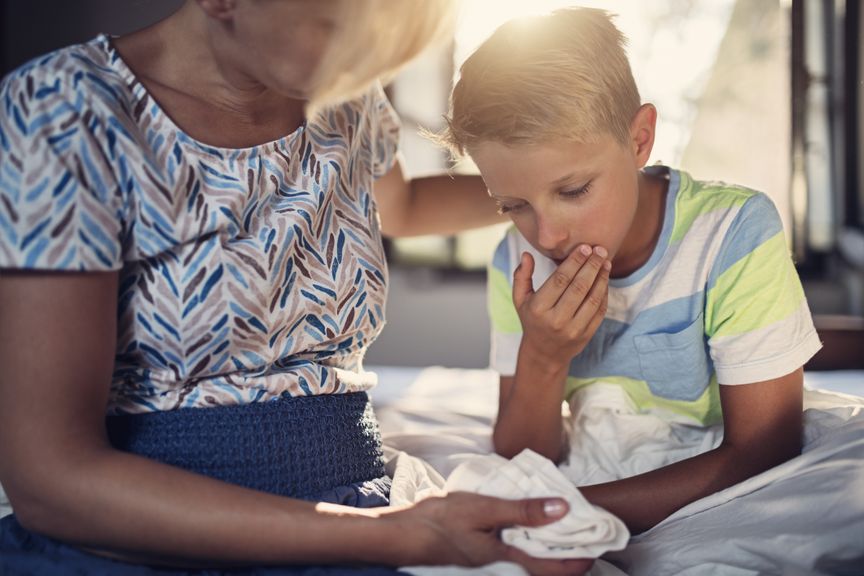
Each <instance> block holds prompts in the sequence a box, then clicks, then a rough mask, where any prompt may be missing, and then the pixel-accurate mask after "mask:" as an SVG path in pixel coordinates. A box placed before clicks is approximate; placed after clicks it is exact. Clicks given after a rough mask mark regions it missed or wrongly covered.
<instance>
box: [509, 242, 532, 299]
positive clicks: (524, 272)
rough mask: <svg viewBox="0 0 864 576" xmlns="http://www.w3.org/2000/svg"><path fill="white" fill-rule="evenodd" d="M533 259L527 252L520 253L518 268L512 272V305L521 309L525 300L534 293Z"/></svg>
mask: <svg viewBox="0 0 864 576" xmlns="http://www.w3.org/2000/svg"><path fill="white" fill-rule="evenodd" d="M533 276H534V258H533V257H532V256H531V254H529V253H528V252H523V253H522V259H521V260H520V261H519V266H517V267H516V270H515V271H514V272H513V304H515V305H516V308H517V309H518V308H521V307H522V304H523V303H524V302H525V299H526V298H527V297H528V296H530V295H531V294H533V293H534V283H533V281H532V280H531V278H532V277H533Z"/></svg>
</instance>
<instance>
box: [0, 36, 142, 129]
mask: <svg viewBox="0 0 864 576" xmlns="http://www.w3.org/2000/svg"><path fill="white" fill-rule="evenodd" d="M113 54H114V53H113V51H112V50H111V49H110V44H109V40H108V38H107V37H106V36H104V35H100V36H98V37H96V38H94V39H92V40H90V41H88V42H85V43H81V44H74V45H71V46H67V47H65V48H60V49H59V50H55V51H53V52H50V53H48V54H44V55H42V56H39V57H37V58H34V59H32V60H30V61H28V62H26V63H24V64H22V65H21V66H19V67H18V68H16V69H14V70H13V71H11V72H10V73H9V74H7V75H6V77H4V78H3V80H2V81H0V104H2V107H3V111H4V112H5V114H4V115H3V116H4V117H6V118H7V119H8V120H9V121H10V122H12V123H13V125H12V127H11V128H14V129H15V130H16V131H17V132H18V133H19V134H20V135H22V136H31V137H33V136H38V135H40V134H41V135H48V136H49V137H50V136H51V135H52V134H51V133H52V132H54V131H55V130H60V131H62V129H68V128H69V127H70V125H72V124H74V123H75V120H83V119H84V118H85V117H86V118H88V119H94V118H104V117H106V116H111V115H119V114H126V113H128V111H129V109H130V108H131V106H132V102H133V98H132V87H131V86H130V85H129V83H128V82H127V79H126V78H124V76H123V74H122V72H121V70H120V69H119V67H118V66H117V65H116V61H115V60H114V58H115V57H116V56H113ZM46 132H47V133H48V134H46Z"/></svg>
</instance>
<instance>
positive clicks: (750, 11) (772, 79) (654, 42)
mask: <svg viewBox="0 0 864 576" xmlns="http://www.w3.org/2000/svg"><path fill="white" fill-rule="evenodd" d="M573 5H580V6H591V7H599V8H604V9H606V10H609V11H610V12H612V13H615V14H617V15H618V17H617V19H616V24H617V25H618V27H619V28H620V29H621V30H622V32H624V34H625V35H626V36H627V37H628V38H629V45H628V54H629V57H630V61H631V66H632V69H633V74H634V77H635V78H636V82H637V84H638V86H639V89H640V93H641V95H642V99H643V101H645V102H652V103H654V104H655V105H656V106H657V108H658V110H659V120H658V131H657V140H656V143H655V147H654V152H653V154H652V160H651V161H650V163H655V162H661V163H663V164H667V165H671V166H675V167H680V168H682V169H685V170H688V171H689V172H691V174H693V176H694V177H696V178H700V179H713V180H726V181H729V182H734V183H737V184H743V185H746V186H750V187H752V188H755V189H759V190H763V191H765V192H767V193H769V194H770V195H771V196H772V198H773V199H774V201H775V203H776V204H777V205H778V208H779V210H780V213H781V215H782V217H783V219H784V223H785V225H786V226H787V230H790V229H791V204H790V200H789V199H790V194H789V189H790V173H791V160H790V154H789V150H790V127H789V126H790V122H789V118H790V116H791V110H790V88H789V86H790V80H789V45H790V42H789V34H790V26H789V22H790V18H789V10H790V6H789V5H788V4H787V3H781V2H780V1H766V2H743V1H736V0H656V1H652V2H632V1H628V0H609V1H602V2H601V1H583V2H573V1H564V0H535V1H533V2H530V3H529V2H524V1H521V0H510V1H506V2H505V1H501V2H495V3H494V9H492V10H490V6H491V5H490V3H489V2H488V1H486V0H465V1H464V4H463V11H462V13H461V16H460V20H459V25H458V29H457V31H456V36H455V39H454V43H453V45H452V46H450V47H447V48H445V49H441V50H438V51H437V52H434V53H430V54H427V55H426V56H425V57H424V58H423V59H421V60H420V61H418V62H417V63H416V64H414V65H412V67H411V68H410V69H408V70H406V71H405V72H404V73H403V74H402V75H400V76H399V77H398V78H397V79H396V80H395V82H394V84H393V86H392V95H393V101H394V105H395V106H396V108H397V110H398V111H399V112H400V115H401V116H402V118H403V123H404V130H403V132H404V134H403V142H402V144H403V152H404V155H405V159H406V168H407V170H408V172H409V173H410V174H412V175H421V174H424V173H429V172H430V171H436V170H443V169H446V168H447V167H448V164H447V158H446V156H445V155H444V153H443V152H442V151H440V150H437V149H436V148H435V147H434V145H432V144H431V143H429V142H424V141H423V139H422V137H420V136H418V135H417V134H416V132H417V128H418V127H420V126H422V127H425V128H428V129H431V130H438V129H440V128H441V127H442V122H441V116H442V115H443V114H444V113H445V112H446V107H447V95H448V93H449V90H450V87H451V82H452V79H453V78H454V74H455V71H456V70H458V68H459V66H460V65H461V63H462V61H463V60H464V59H465V58H466V57H467V56H468V55H469V54H470V53H471V52H472V51H473V50H474V49H475V48H476V47H477V46H478V45H479V44H480V43H481V42H482V41H483V39H484V38H486V37H487V36H488V35H489V34H490V33H491V32H492V31H493V30H494V29H495V28H496V27H497V26H498V25H500V24H501V23H503V22H504V21H506V20H508V19H510V18H513V17H519V16H525V15H530V14H534V13H540V12H545V11H549V10H553V9H556V8H561V7H565V6H573ZM682 47H683V49H682ZM455 170H456V171H457V172H458V171H471V170H473V167H472V166H471V165H470V164H469V165H463V166H457V167H455ZM502 234H503V231H502V229H501V227H493V228H490V229H487V230H480V231H472V232H467V233H464V234H460V235H458V236H456V237H454V238H441V237H421V238H412V239H399V240H397V241H395V242H393V243H392V244H391V247H390V254H391V260H392V261H393V262H394V263H395V264H396V265H412V264H424V265H428V264H430V263H431V264H437V265H440V266H443V267H447V268H456V269H461V270H476V269H480V268H483V267H484V266H485V264H486V262H487V261H488V259H489V258H490V257H491V254H492V251H493V250H494V247H495V245H496V244H497V241H498V240H499V239H500V237H501V235H502Z"/></svg>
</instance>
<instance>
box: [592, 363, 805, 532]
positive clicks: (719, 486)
mask: <svg viewBox="0 0 864 576" xmlns="http://www.w3.org/2000/svg"><path fill="white" fill-rule="evenodd" d="M802 395H803V370H802V369H801V368H799V369H797V370H795V371H794V372H792V373H790V374H787V375H786V376H783V377H781V378H775V379H773V380H767V381H764V382H757V383H752V384H742V385H735V386H722V385H721V386H720V400H721V404H722V406H723V427H724V428H723V442H722V443H721V444H720V446H718V447H717V448H716V449H714V450H712V451H710V452H706V453H704V454H700V455H699V456H695V457H693V458H689V459H687V460H683V461H681V462H676V463H675V464H671V465H669V466H665V467H663V468H660V469H658V470H654V471H651V472H646V473H644V474H640V475H638V476H633V477H631V478H626V479H624V480H617V481H615V482H608V483H605V484H597V485H595V486H586V487H583V488H581V490H582V493H583V494H584V495H585V497H586V498H587V499H588V500H589V501H591V502H592V503H594V504H596V505H598V506H601V507H603V508H605V509H607V510H609V511H610V512H612V513H613V514H615V515H616V516H618V517H619V518H621V519H622V520H623V521H624V523H625V524H627V527H628V528H630V530H631V531H632V532H634V533H637V532H642V531H644V530H647V529H649V528H651V527H652V526H654V525H656V524H657V523H659V522H660V521H661V520H663V519H664V518H666V517H667V516H669V515H670V514H672V513H673V512H675V511H676V510H678V509H679V508H681V507H683V506H685V505H686V504H689V503H690V502H693V501H695V500H698V499H699V498H703V497H705V496H708V495H709V494H712V493H714V492H717V491H718V490H723V489H724V488H728V487H729V486H732V485H733V484H737V483H738V482H741V481H743V480H746V479H747V478H750V477H752V476H755V475H756V474H759V473H760V472H764V471H765V470H768V469H769V468H772V467H774V466H777V465H779V464H782V463H783V462H785V461H787V460H789V459H791V458H794V457H795V456H797V455H799V454H800V453H801V433H802V401H803V400H802Z"/></svg>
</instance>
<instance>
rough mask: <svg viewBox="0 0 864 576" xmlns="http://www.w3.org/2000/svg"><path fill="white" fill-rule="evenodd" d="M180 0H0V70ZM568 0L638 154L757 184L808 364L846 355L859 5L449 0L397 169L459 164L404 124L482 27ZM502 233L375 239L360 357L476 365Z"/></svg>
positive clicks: (137, 22)
mask: <svg viewBox="0 0 864 576" xmlns="http://www.w3.org/2000/svg"><path fill="white" fill-rule="evenodd" d="M393 1H398V0H393ZM430 1H431V0H430ZM182 3H183V1H182V0H74V1H69V0H0V74H5V73H6V72H8V71H10V70H12V69H13V68H15V67H16V66H18V65H20V64H22V63H23V62H25V61H26V60H28V59H30V58H32V57H35V56H37V55H39V54H42V53H45V52H48V51H50V50H53V49H55V48H59V47H61V46H65V45H68V44H72V43H75V42H81V41H85V40H88V39H90V38H92V37H93V36H95V35H96V34H98V33H100V32H106V33H109V34H114V35H122V34H125V33H127V32H130V31H132V30H136V29H138V28H141V27H143V26H146V25H148V24H150V23H152V22H154V21H156V20H158V19H160V18H162V17H164V16H165V15H167V14H169V13H170V12H172V11H173V10H175V9H177V8H178V7H179V6H180V5H181V4H182ZM572 5H579V6H592V7H600V8H604V9H606V10H609V11H611V12H613V13H615V14H617V15H618V16H617V21H616V22H617V24H618V26H619V28H620V29H621V30H622V31H623V32H624V33H625V34H626V35H627V36H628V38H629V48H628V54H629V56H630V60H631V65H632V67H633V73H634V76H635V78H636V82H637V84H638V85H639V88H640V92H641V95H642V98H643V101H645V102H652V103H654V104H655V105H656V106H657V108H658V110H659V113H660V117H659V126H658V135H657V141H656V144H655V148H654V152H653V157H652V160H651V161H650V163H663V164H667V165H670V166H674V167H678V168H682V169H685V170H687V171H689V172H690V173H691V174H692V175H693V176H694V177H696V178H698V179H708V180H725V181H728V182H734V183H737V184H743V185H746V186H749V187H751V188H755V189H758V190H762V191H765V192H766V193H768V194H769V195H770V196H771V198H772V199H773V200H774V202H775V204H776V205H777V207H778V209H779V211H780V213H781V215H782V218H783V221H784V226H785V228H786V233H787V237H788V239H789V242H790V250H792V251H793V253H794V255H795V259H796V263H797V265H798V269H799V273H800V274H801V277H802V280H803V282H804V287H805V291H806V292H807V296H808V300H809V302H810V306H811V309H812V310H813V312H814V313H815V314H816V315H817V326H818V327H819V328H820V332H821V333H822V336H823V340H825V341H826V350H825V352H823V353H821V354H820V357H817V361H816V365H818V367H832V368H844V367H846V368H849V367H854V368H862V367H864V337H862V335H864V182H862V180H861V166H862V164H864V162H862V161H864V149H862V147H861V135H862V132H864V93H862V79H864V59H862V48H861V42H860V32H861V28H862V18H864V16H862V13H861V7H860V1H859V0H652V1H651V2H644V1H638V0H608V1H603V2H600V1H581V2H580V1H577V2H574V1H566V0H463V4H462V10H461V14H460V18H459V24H458V26H457V30H456V32H455V35H454V38H453V39H452V41H451V42H449V43H447V44H445V45H443V46H440V47H436V48H435V49H432V50H429V51H427V52H426V53H425V54H424V55H423V56H422V57H421V58H419V59H418V60H416V61H415V62H414V63H413V64H411V65H410V66H409V67H407V68H406V69H404V70H403V71H402V73H401V74H400V75H399V76H398V77H397V78H396V79H395V80H394V81H393V82H392V83H391V84H390V85H389V86H388V87H387V91H388V94H389V96H390V98H391V101H392V102H393V104H394V106H395V107H396V109H397V111H398V112H399V114H400V116H401V118H402V122H403V132H402V151H403V156H404V160H405V165H406V169H407V171H408V172H409V174H410V175H412V176H421V175H424V174H429V173H435V172H440V171H444V170H453V171H456V172H472V171H474V167H473V166H472V165H470V163H463V164H458V165H453V164H452V163H451V162H450V160H449V158H448V157H447V155H446V154H445V153H444V152H443V151H442V150H440V149H438V148H436V147H435V146H434V145H433V144H431V143H430V142H429V141H427V140H425V139H424V138H423V137H422V136H420V135H419V131H420V129H421V128H425V129H429V130H438V129H441V128H442V126H443V122H442V115H443V114H444V113H445V112H446V109H447V97H448V94H449V90H450V88H451V86H452V83H453V80H454V78H455V77H456V75H457V74H458V69H459V66H460V65H461V63H462V61H464V59H465V58H466V57H467V56H468V55H469V54H470V53H471V52H472V51H473V50H474V49H475V48H476V47H477V45H479V44H480V42H482V41H483V40H484V39H485V38H486V37H487V36H488V35H489V34H490V33H491V32H492V31H493V30H494V29H495V28H496V27H497V26H498V25H499V24H501V23H503V22H504V21H506V20H508V19H510V18H514V17H520V16H526V15H531V14H535V13H540V12H546V11H549V10H552V9H555V8H561V7H565V6H572ZM502 234H503V227H502V226H497V227H491V228H487V229H483V230H478V231H473V232H468V233H465V234H461V235H458V236H454V237H421V238H412V239H401V240H397V241H393V242H388V244H387V250H388V256H389V261H390V274H391V287H390V297H389V301H388V306H387V318H388V323H387V325H386V327H385V328H384V332H383V334H382V336H381V338H380V339H379V340H378V341H377V342H376V343H375V344H374V345H373V346H372V348H371V349H370V352H369V355H368V357H367V363H369V364H378V365H381V364H387V365H396V366H400V365H401V366H427V365H433V364H440V365H444V366H450V367H466V368H479V367H485V366H486V365H487V363H488V362H487V360H488V350H489V322H488V319H487V315H486V304H485V273H484V270H485V265H486V262H487V261H488V260H489V258H490V257H491V254H492V251H493V250H494V247H495V245H496V244H497V241H498V240H499V239H500V237H501V235H502ZM829 344H830V345H829ZM820 358H821V359H820Z"/></svg>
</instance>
